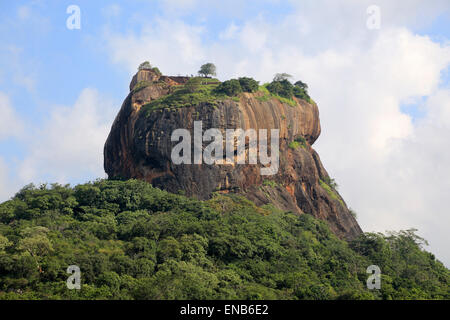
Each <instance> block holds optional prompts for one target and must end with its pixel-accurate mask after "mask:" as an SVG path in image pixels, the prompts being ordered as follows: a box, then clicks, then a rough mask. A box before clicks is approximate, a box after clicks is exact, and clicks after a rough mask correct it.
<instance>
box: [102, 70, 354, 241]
mask: <svg viewBox="0 0 450 320" xmlns="http://www.w3.org/2000/svg"><path fill="white" fill-rule="evenodd" d="M187 80H188V78H186V77H167V76H160V75H158V74H156V73H154V72H153V71H152V70H141V71H139V72H138V73H137V74H136V75H135V76H134V77H133V80H132V82H131V84H130V90H131V91H130V94H129V95H128V96H127V97H126V99H125V101H124V102H123V105H122V107H121V109H120V111H119V114H118V115H117V117H116V119H115V121H114V123H113V125H112V129H111V132H110V134H109V136H108V139H107V141H106V144H105V149H104V156H105V161H104V166H105V171H106V173H107V174H108V176H109V177H110V178H126V179H128V178H137V179H142V180H145V181H148V182H150V183H152V184H153V185H154V186H155V187H159V188H162V189H165V190H168V191H171V192H179V191H180V190H182V191H183V192H184V193H185V194H186V195H189V196H194V197H197V198H200V199H207V198H209V197H211V195H212V193H213V192H221V193H231V192H233V193H238V194H241V195H244V196H245V197H247V198H248V199H250V200H252V201H254V202H255V203H256V204H257V205H263V204H269V203H270V204H273V205H274V206H275V207H277V208H280V209H282V210H287V211H292V212H295V213H298V214H304V213H307V214H312V215H314V216H315V217H317V218H320V219H323V220H325V221H327V222H328V223H329V225H330V227H331V229H332V230H333V232H334V233H335V234H336V235H338V236H339V237H341V238H346V239H351V238H354V237H355V236H357V235H358V234H360V233H361V232H362V231H361V228H360V227H359V225H358V223H357V222H356V220H355V218H354V217H353V215H352V214H351V213H350V211H349V209H348V208H347V206H346V204H345V202H344V200H343V199H342V197H341V196H340V195H339V194H338V193H337V191H336V190H335V189H334V188H333V186H332V184H331V183H329V181H330V178H329V176H328V173H327V171H326V170H325V168H324V167H323V165H322V163H321V161H320V158H319V155H318V154H317V153H316V152H315V151H314V149H313V148H312V147H311V145H312V144H313V143H314V142H315V141H316V139H317V138H318V137H319V135H320V121H319V111H318V108H317V105H316V104H315V103H313V102H312V103H308V102H306V101H304V100H300V99H296V98H294V99H295V102H296V104H295V106H291V105H289V104H287V103H283V102H280V101H279V100H278V99H276V98H271V99H263V98H262V96H263V95H264V93H262V92H256V93H242V94H241V95H240V96H239V101H237V100H236V99H231V98H230V99H225V100H219V101H217V102H216V104H215V105H211V104H210V103H199V104H196V105H191V106H185V107H177V108H159V109H155V110H150V112H149V111H148V110H146V111H145V112H144V110H142V106H143V105H145V104H146V103H149V102H150V101H153V100H155V99H158V98H161V97H163V96H165V95H167V94H170V93H171V92H172V91H173V89H174V88H175V86H177V85H180V84H183V83H185V82H186V81H187ZM144 109H145V108H144ZM200 120H201V121H202V125H203V131H205V130H206V129H208V128H219V129H220V130H221V131H223V132H225V129H237V128H241V129H244V130H246V129H255V130H258V129H268V131H269V130H270V129H279V136H280V145H279V150H280V165H279V170H278V173H276V174H275V175H272V176H267V175H266V176H263V175H261V174H260V169H261V167H262V165H261V164H234V165H229V164H223V165H207V164H180V165H176V164H174V163H173V162H172V160H171V152H172V148H173V146H174V145H176V144H177V143H178V142H172V141H171V134H172V132H173V131H174V130H175V129H180V128H184V129H188V130H189V131H190V132H191V134H192V135H193V126H194V121H200ZM224 136H225V133H224ZM299 137H303V138H304V141H305V142H304V143H303V145H302V146H300V144H292V141H294V139H296V138H297V140H299ZM300 139H301V138H300ZM207 144H208V143H205V145H207ZM327 182H328V183H327Z"/></svg>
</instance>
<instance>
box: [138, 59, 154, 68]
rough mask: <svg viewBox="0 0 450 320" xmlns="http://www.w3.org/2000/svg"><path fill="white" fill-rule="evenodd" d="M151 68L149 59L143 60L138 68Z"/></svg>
mask: <svg viewBox="0 0 450 320" xmlns="http://www.w3.org/2000/svg"><path fill="white" fill-rule="evenodd" d="M151 69H152V65H151V64H150V62H148V61H144V62H142V63H141V64H140V65H139V67H138V70H151Z"/></svg>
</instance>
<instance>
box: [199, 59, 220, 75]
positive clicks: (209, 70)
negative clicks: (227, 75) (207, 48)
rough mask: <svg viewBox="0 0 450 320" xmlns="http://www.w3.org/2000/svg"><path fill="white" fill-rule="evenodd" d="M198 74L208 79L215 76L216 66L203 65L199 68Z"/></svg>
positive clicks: (210, 64)
mask: <svg viewBox="0 0 450 320" xmlns="http://www.w3.org/2000/svg"><path fill="white" fill-rule="evenodd" d="M198 74H200V75H202V76H204V77H208V76H215V75H216V66H215V65H214V64H213V63H210V62H209V63H205V64H204V65H202V66H201V67H200V70H199V71H198Z"/></svg>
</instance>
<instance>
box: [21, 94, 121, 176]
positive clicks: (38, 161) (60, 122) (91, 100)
mask: <svg viewBox="0 0 450 320" xmlns="http://www.w3.org/2000/svg"><path fill="white" fill-rule="evenodd" d="M117 110H118V108H117V106H115V107H114V104H113V103H112V102H111V101H108V100H107V99H105V98H104V97H102V96H100V94H99V93H98V92H97V91H96V90H94V89H84V90H83V91H82V92H81V93H80V95H79V97H78V99H77V101H76V102H75V104H74V105H73V106H71V107H64V106H58V107H55V108H54V109H53V111H52V112H51V113H50V115H49V118H48V121H47V122H46V123H44V124H43V127H42V128H38V129H36V130H34V131H31V132H30V134H32V135H30V137H28V141H29V144H30V147H29V154H28V155H27V156H26V158H25V160H24V161H23V163H22V164H21V165H20V169H19V177H20V180H21V181H22V182H23V183H29V182H35V183H40V182H46V181H57V182H60V183H67V182H69V181H80V180H82V179H85V178H86V177H89V178H95V177H104V170H103V145H104V143H105V141H106V137H107V135H108V133H109V129H110V127H111V124H112V121H113V119H114V113H115V112H116V111H117Z"/></svg>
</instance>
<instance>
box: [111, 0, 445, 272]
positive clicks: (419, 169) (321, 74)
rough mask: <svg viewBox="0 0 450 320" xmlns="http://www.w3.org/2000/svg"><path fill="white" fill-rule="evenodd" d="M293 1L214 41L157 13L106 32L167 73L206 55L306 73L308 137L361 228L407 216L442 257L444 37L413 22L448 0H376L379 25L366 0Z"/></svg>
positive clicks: (121, 55) (258, 71)
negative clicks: (315, 122)
mask: <svg viewBox="0 0 450 320" xmlns="http://www.w3.org/2000/svg"><path fill="white" fill-rule="evenodd" d="M292 3H293V5H294V6H295V8H296V9H295V11H294V12H292V13H291V14H289V15H286V16H285V17H284V19H282V20H280V21H275V22H274V21H270V20H269V19H265V17H264V16H261V15H255V16H256V18H253V19H247V20H246V21H245V22H244V23H243V24H242V25H236V24H235V22H230V24H229V26H228V27H227V28H225V29H224V30H223V31H222V32H221V33H220V32H219V35H221V36H220V37H219V39H220V41H216V42H214V41H213V42H211V41H206V40H202V35H203V32H204V29H203V28H201V27H198V26H196V25H189V24H186V23H183V22H180V21H179V20H177V21H175V22H171V19H170V17H166V18H165V19H162V18H161V19H160V20H158V22H157V23H156V24H154V25H152V26H149V25H143V26H142V30H141V31H140V32H138V33H136V34H134V33H131V34H126V35H124V34H108V37H107V43H108V45H109V49H110V50H111V56H112V59H113V61H115V62H117V63H120V64H123V65H125V66H126V67H127V68H128V69H129V70H130V71H134V70H135V68H136V66H137V65H138V64H139V62H141V61H143V60H145V59H147V58H148V59H150V60H152V61H153V62H154V64H156V65H157V66H161V69H162V71H163V72H165V73H168V74H170V73H171V74H176V73H180V72H181V73H183V74H184V73H189V74H190V73H193V71H194V72H195V70H197V68H198V66H199V65H200V64H201V63H202V62H203V61H205V60H208V61H212V62H214V63H215V64H216V65H217V67H218V72H219V76H220V78H221V79H226V78H229V77H234V76H242V75H249V76H253V77H255V78H256V79H258V80H262V81H269V80H270V79H271V78H272V76H273V74H275V73H277V72H288V73H290V74H292V75H294V76H295V78H296V79H301V80H303V81H306V82H307V83H308V85H309V87H310V93H311V96H312V97H313V99H314V100H315V101H316V102H317V103H318V105H319V109H320V113H321V122H322V128H323V132H322V135H321V137H320V139H319V140H318V142H317V144H316V145H315V147H316V148H317V149H318V151H319V153H320V155H321V157H322V160H323V162H324V164H325V167H326V168H327V169H328V170H329V172H330V174H331V175H332V176H334V177H335V178H336V179H337V181H338V182H339V184H340V186H341V193H342V194H343V196H344V198H345V199H346V201H347V203H348V204H349V205H350V206H351V207H353V208H355V209H356V211H357V212H358V213H359V219H360V223H361V225H362V227H363V229H364V230H366V231H374V230H376V231H385V230H398V229H406V228H410V227H416V228H418V229H419V234H421V235H423V236H425V237H426V238H427V239H428V240H429V241H430V244H431V250H432V251H433V252H436V253H437V257H438V258H440V259H442V260H443V261H444V262H445V263H446V264H447V265H450V250H449V249H448V239H447V238H448V237H447V230H448V229H449V228H450V221H449V218H448V217H449V216H448V214H447V211H448V209H447V207H448V205H447V203H446V201H445V200H446V197H447V193H448V190H450V188H449V181H450V170H449V169H448V165H447V164H448V163H450V149H448V148H446V146H447V145H448V141H447V139H448V138H450V129H449V128H450V115H449V113H450V111H449V110H450V107H449V101H450V99H449V91H448V89H442V88H439V83H440V80H441V73H442V71H443V70H445V69H446V68H448V66H449V65H450V47H449V46H448V44H447V45H443V44H439V43H436V42H433V41H432V40H431V39H430V38H429V37H426V36H420V35H417V34H415V33H414V32H413V31H412V30H413V28H417V26H418V24H417V22H416V20H417V17H423V16H424V15H425V14H424V13H426V16H427V17H428V19H422V21H421V24H422V25H424V24H426V23H429V22H430V21H431V20H432V19H433V18H435V17H437V16H438V15H439V14H448V12H449V8H450V6H449V4H448V1H440V0H437V1H426V2H425V1H419V0H414V2H413V3H414V5H412V3H411V2H410V1H402V2H400V1H398V2H397V1H396V2H393V1H387V0H380V1H378V5H379V6H380V9H381V19H382V24H381V29H380V30H376V31H371V30H368V29H367V28H366V19H367V14H366V8H367V6H368V5H370V4H372V3H371V2H369V1H359V0H358V1H356V0H352V1H329V0H327V1H302V2H297V1H293V2H292ZM426 20H428V21H426ZM209 38H210V37H208V39H209ZM224 39H226V40H227V41H223V40H224ZM233 39H234V40H233ZM229 40H230V41H229ZM231 40H233V41H231ZM422 96H425V97H428V98H427V102H426V105H425V106H424V110H425V111H426V116H425V118H424V119H422V120H420V121H416V122H413V121H412V118H411V116H410V115H407V114H405V113H402V111H401V106H402V104H403V103H406V102H411V101H419V99H418V98H420V97H422Z"/></svg>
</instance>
